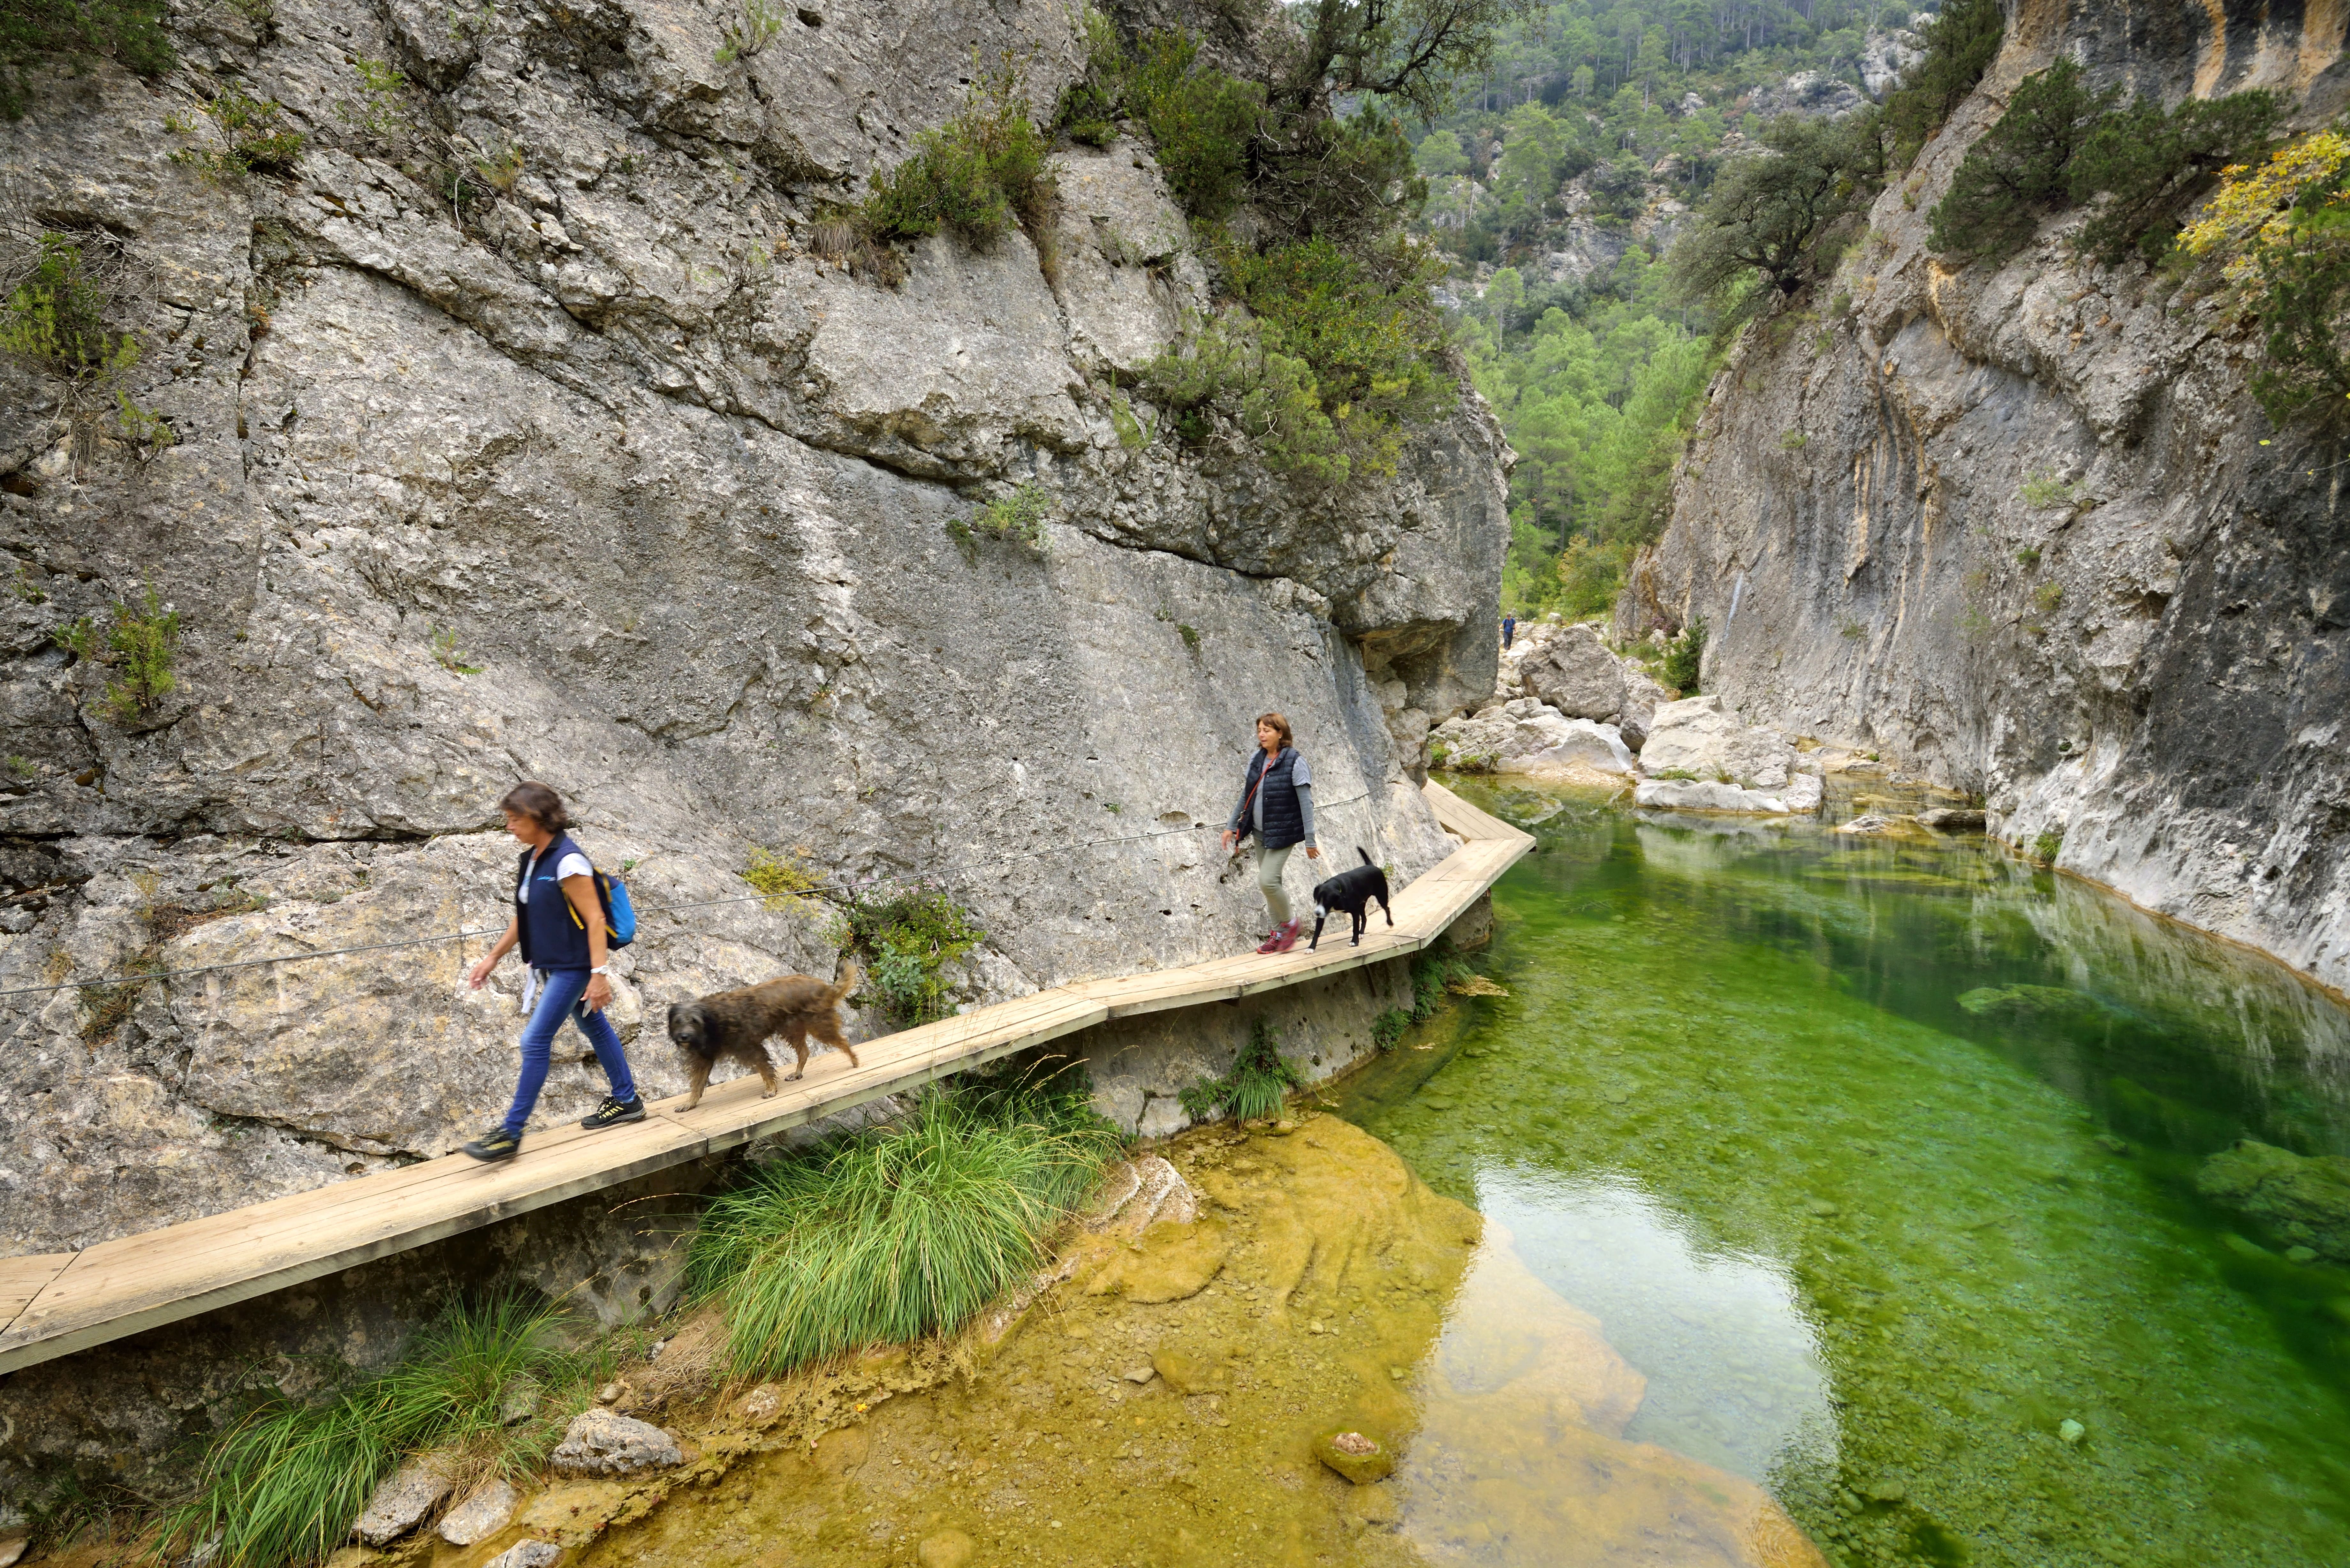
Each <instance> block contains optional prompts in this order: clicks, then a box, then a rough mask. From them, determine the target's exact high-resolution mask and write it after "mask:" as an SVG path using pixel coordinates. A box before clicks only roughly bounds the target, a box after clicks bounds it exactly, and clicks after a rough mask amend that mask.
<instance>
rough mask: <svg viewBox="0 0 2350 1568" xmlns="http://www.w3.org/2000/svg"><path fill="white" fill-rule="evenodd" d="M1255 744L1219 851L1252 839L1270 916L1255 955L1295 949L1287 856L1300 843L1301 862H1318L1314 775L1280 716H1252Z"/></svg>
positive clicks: (1295, 923) (1258, 882)
mask: <svg viewBox="0 0 2350 1568" xmlns="http://www.w3.org/2000/svg"><path fill="white" fill-rule="evenodd" d="M1256 743H1257V750H1256V751H1254V752H1253V753H1250V756H1249V765H1248V776H1247V778H1246V779H1244V780H1243V781H1242V788H1241V803H1240V805H1236V806H1234V807H1233V808H1232V821H1231V822H1230V823H1228V824H1227V825H1226V826H1225V827H1224V847H1225V848H1226V849H1230V848H1231V847H1232V846H1233V845H1234V844H1235V843H1237V842H1238V841H1239V840H1241V839H1243V838H1245V837H1247V836H1249V835H1251V834H1254V835H1255V836H1256V841H1257V856H1256V885H1257V890H1258V891H1260V892H1262V893H1263V895H1264V907H1265V909H1266V910H1267V911H1268V912H1269V913H1270V914H1271V915H1272V916H1273V934H1272V935H1270V936H1268V937H1266V938H1265V939H1264V941H1263V944H1262V945H1260V946H1259V947H1258V948H1257V951H1259V952H1261V953H1285V952H1287V951H1288V950H1290V949H1291V948H1293V947H1295V945H1296V943H1297V928H1298V926H1299V925H1300V924H1301V923H1302V922H1301V921H1300V920H1299V919H1297V918H1296V917H1295V916H1294V915H1292V914H1291V913H1290V912H1289V895H1288V894H1287V893H1285V892H1284V891H1282V887H1281V874H1282V872H1283V871H1284V869H1286V868H1287V867H1288V865H1289V852H1290V851H1291V850H1292V849H1295V848H1296V847H1297V846H1299V845H1301V844H1303V845H1304V846H1305V858H1307V859H1308V860H1319V859H1321V858H1322V851H1321V850H1319V849H1317V848H1315V845H1314V774H1313V771H1312V770H1311V769H1310V768H1308V767H1307V766H1306V765H1305V753H1303V752H1300V751H1299V750H1298V749H1297V748H1296V747H1295V745H1293V744H1291V740H1290V733H1289V721H1288V720H1286V719H1284V718H1283V717H1282V716H1281V715H1280V714H1278V713H1261V714H1259V715H1258V716H1257V721H1256Z"/></svg>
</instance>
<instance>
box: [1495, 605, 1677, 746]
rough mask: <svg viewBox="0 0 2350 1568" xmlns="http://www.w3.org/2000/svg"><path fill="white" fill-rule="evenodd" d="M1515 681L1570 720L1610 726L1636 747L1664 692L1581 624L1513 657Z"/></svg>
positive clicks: (1645, 734) (1644, 736)
mask: <svg viewBox="0 0 2350 1568" xmlns="http://www.w3.org/2000/svg"><path fill="white" fill-rule="evenodd" d="M1518 682H1519V687H1520V690H1522V691H1523V692H1524V694H1525V695H1526V696H1529V697H1533V698H1535V699H1538V700H1539V701H1543V702H1546V703H1548V704H1549V705H1550V706H1551V707H1553V708H1555V709H1557V710H1558V711H1560V712H1561V713H1564V714H1565V715H1566V717H1568V718H1570V719H1589V720H1592V721H1594V722H1598V723H1603V724H1613V725H1615V726H1616V727H1617V730H1618V731H1619V732H1621V734H1622V737H1623V741H1624V743H1625V745H1627V747H1629V748H1630V749H1631V750H1633V751H1636V752H1637V751H1638V750H1640V749H1641V746H1642V744H1643V743H1644V742H1646V740H1647V738H1648V724H1649V722H1650V717H1651V715H1653V714H1654V713H1655V712H1656V711H1657V706H1658V704H1659V703H1661V702H1664V701H1669V697H1670V694H1669V692H1667V691H1666V690H1665V689H1664V688H1663V687H1662V686H1659V685H1658V684H1657V682H1656V681H1654V680H1650V679H1649V677H1648V671H1647V670H1642V669H1641V668H1640V667H1639V666H1638V665H1637V664H1635V663H1633V662H1632V661H1631V660H1629V659H1618V658H1617V657H1616V656H1615V655H1614V654H1612V653H1610V652H1608V651H1607V644H1605V643H1603V642H1601V641H1600V640H1599V634H1598V633H1597V632H1596V631H1594V630H1593V629H1592V628H1589V627H1587V626H1570V627H1566V628H1562V629H1561V630H1560V631H1559V632H1557V633H1556V634H1555V635H1554V636H1551V637H1548V638H1545V639H1543V641H1542V642H1540V643H1539V644H1537V645H1536V646H1535V647H1534V649H1531V650H1530V651H1529V652H1527V653H1526V654H1525V655H1524V656H1523V657H1522V658H1521V659H1519V660H1518Z"/></svg>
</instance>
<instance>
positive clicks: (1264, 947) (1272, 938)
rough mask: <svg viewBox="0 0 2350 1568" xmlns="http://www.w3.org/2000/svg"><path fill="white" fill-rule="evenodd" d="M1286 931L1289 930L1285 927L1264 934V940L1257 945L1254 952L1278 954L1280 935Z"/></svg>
mask: <svg viewBox="0 0 2350 1568" xmlns="http://www.w3.org/2000/svg"><path fill="white" fill-rule="evenodd" d="M1287 929H1289V928H1288V927H1286V926H1275V927H1274V928H1273V929H1272V930H1270V931H1268V932H1267V933H1265V939H1264V940H1263V941H1261V942H1259V943H1257V945H1256V950H1257V951H1259V952H1261V953H1277V952H1279V951H1280V950H1281V933H1282V932H1284V931H1285V930H1287Z"/></svg>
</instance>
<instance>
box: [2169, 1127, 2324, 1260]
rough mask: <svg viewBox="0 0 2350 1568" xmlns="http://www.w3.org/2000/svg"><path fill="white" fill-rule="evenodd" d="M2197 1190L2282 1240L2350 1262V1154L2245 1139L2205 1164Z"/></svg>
mask: <svg viewBox="0 0 2350 1568" xmlns="http://www.w3.org/2000/svg"><path fill="white" fill-rule="evenodd" d="M2195 1189H2196V1190H2197V1191H2198V1192H2200V1193H2201V1194H2203V1196H2204V1197H2206V1198H2209V1199H2211V1200H2212V1201H2214V1202H2216V1203H2220V1204H2221V1205H2224V1206H2225V1207H2227V1208H2230V1209H2232V1210H2235V1211H2236V1212H2238V1213H2239V1214H2241V1215H2244V1216H2245V1217H2246V1218H2248V1219H2251V1220H2258V1221H2259V1222H2260V1223H2261V1224H2262V1226H2264V1227H2265V1228H2267V1229H2268V1230H2269V1231H2272V1232H2274V1233H2275V1234H2276V1235H2277V1236H2279V1237H2281V1238H2282V1239H2283V1240H2284V1241H2291V1242H2293V1243H2295V1244H2297V1245H2300V1246H2303V1247H2307V1248H2309V1249H2310V1250H2311V1251H2314V1252H2316V1253H2317V1254H2318V1255H2319V1256H2321V1257H2324V1258H2330V1259H2332V1260H2333V1261H2334V1262H2337V1263H2350V1155H2339V1154H2323V1155H2300V1154H2295V1153H2293V1151H2292V1150H2291V1149H2287V1148H2278V1147H2275V1146H2274V1145H2272V1144H2265V1143H2256V1142H2254V1141H2253V1140H2252V1139H2251V1138H2243V1139H2241V1140H2240V1141H2238V1143H2237V1144H2236V1147H2233V1148H2228V1149H2222V1150H2220V1152H2219V1153H2218V1154H2215V1155H2213V1156H2212V1157H2211V1158H2209V1159H2207V1160H2205V1161H2204V1162H2203V1168H2202V1169H2201V1170H2199V1171H2198V1172H2197V1173H2196V1176H2195Z"/></svg>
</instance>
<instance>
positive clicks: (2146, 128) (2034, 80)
mask: <svg viewBox="0 0 2350 1568" xmlns="http://www.w3.org/2000/svg"><path fill="white" fill-rule="evenodd" d="M2120 99H2121V89H2120V88H2107V89H2106V91H2104V92H2101V93H2093V92H2091V91H2090V90H2089V89H2088V88H2087V86H2086V85H2085V83H2084V82H2083V80H2082V74H2081V67H2079V66H2078V65H2076V64H2075V63H2074V62H2073V61H2072V60H2069V59H2060V60H2058V61H2057V62H2056V63H2055V64H2054V65H2053V66H2050V67H2048V68H2047V69H2046V70H2044V71H2040V72H2038V73H2036V74H2034V75H2033V76H2029V77H2026V78H2024V79H2023V81H2022V83H2021V84H2020V85H2019V86H2018V87H2017V88H2016V89H2015V96H2014V97H2013V98H2012V99H2010V100H2009V101H2008V106H2007V110H2006V112H2005V113H2004V114H2002V116H2001V117H2000V119H1999V123H1998V124H1996V125H1994V126H1992V127H1991V129H1990V130H1987V131H1985V132H1984V133H1983V134H1982V136H1981V139H1979V140H1977V141H1976V142H1975V144H1974V145H1973V146H1972V147H1970V148H1969V149H1968V150H1967V155H1966V158H1965V159H1964V160H1963V161H1961V162H1960V165H1959V169H1958V172H1957V173H1956V174H1955V175H1953V176H1952V177H1951V180H1950V191H1949V192H1948V193H1947V194H1946V195H1944V196H1943V198H1942V200H1941V201H1940V202H1939V203H1937V204H1936V206H1935V208H1934V212H1933V216H1932V224H1931V227H1930V229H1929V243H1931V244H1932V245H1933V247H1934V249H1935V250H1937V251H1939V252H1940V253H1941V254H1945V255H1950V256H1957V257H1960V258H1962V259H1965V260H1968V261H1994V262H1997V261H2004V260H2005V259H2006V258H2008V257H2010V256H2012V255H2014V254H2016V253H2017V252H2019V251H2021V250H2022V248H2023V246H2024V245H2026V244H2029V243H2030V242H2031V239H2032V236H2033V233H2034V232H2035V231H2036V230H2037V229H2038V228H2039V225H2040V223H2041V221H2042V220H2043V218H2046V217H2047V216H2049V215H2050V214H2051V213H2056V212H2058V211H2061V210H2063V209H2064V208H2065V207H2067V206H2073V205H2077V204H2081V203H2085V202H2091V201H2094V200H2095V199H2096V198H2098V197H2100V196H2103V197H2105V198H2106V201H2105V202H2104V203H2103V204H2102V205H2101V206H2100V208H2099V209H2098V211H2097V212H2096V213H2095V215H2094V216H2093V217H2092V218H2091V219H2090V220H2089V222H2088V223H2085V225H2083V227H2082V230H2081V233H2080V234H2079V236H2078V237H2077V239H2076V240H2075V242H2074V245H2075V248H2076V249H2077V250H2078V251H2079V252H2080V253H2081V254H2085V255H2090V256H2094V257H2095V258H2096V259H2097V260H2098V261H2101V262H2103V263H2106V265H2112V264H2114V263H2116V262H2119V261H2121V260H2122V259H2123V258H2124V257H2126V256H2127V255H2129V254H2133V253H2135V254H2139V255H2142V256H2144V257H2145V258H2146V259H2147V261H2149V262H2151V261H2154V260H2157V259H2158V258H2159V257H2160V256H2161V255H2162V254H2163V253H2164V252H2165V251H2167V250H2168V249H2169V247H2170V243H2171V237H2172V236H2173V235H2174V234H2176V233H2177V232H2178V214H2179V213H2181V212H2182V211H2184V210H2185V209H2186V208H2187V207H2188V206H2189V205H2191V204H2192V203H2193V202H2196V201H2197V200H2199V198H2200V197H2201V196H2202V195H2203V194H2204V193H2205V192H2208V191H2209V190H2210V188H2211V185H2212V183H2213V182H2214V181H2215V180H2216V179H2217V178H2218V175H2219V172H2220V170H2221V168H2223V167H2224V166H2226V165H2227V164H2229V163H2230V162H2231V161H2234V160H2235V159H2238V158H2240V157H2241V156H2243V154H2244V153H2245V152H2246V151H2248V150H2250V149H2252V148H2255V147H2258V146H2259V145H2260V144H2261V143H2262V142H2263V141H2264V140H2267V139H2268V137H2269V136H2270V134H2271V133H2272V131H2273V130H2275V128H2276V126H2277V124H2278V122H2279V120H2280V119H2282V116H2283V112H2284V105H2283V103H2282V100H2280V99H2277V98H2276V97H2275V96H2274V95H2272V94H2270V93H2266V92H2241V93H2236V94H2233V95H2231V96H2230V97H2227V98H2223V99H2212V100H2210V101H2198V100H2192V99H2190V100H2189V101H2188V102H2186V103H2182V104H2180V105H2179V106H2178V108H2177V109H2169V110H2166V109H2164V108H2163V107H2162V106H2161V105H2160V104H2159V103H2157V102H2155V101H2154V100H2152V99H2138V100H2137V101H2136V102H2134V103H2131V104H2128V105H2126V106H2124V105H2122V104H2121V102H2120Z"/></svg>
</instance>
